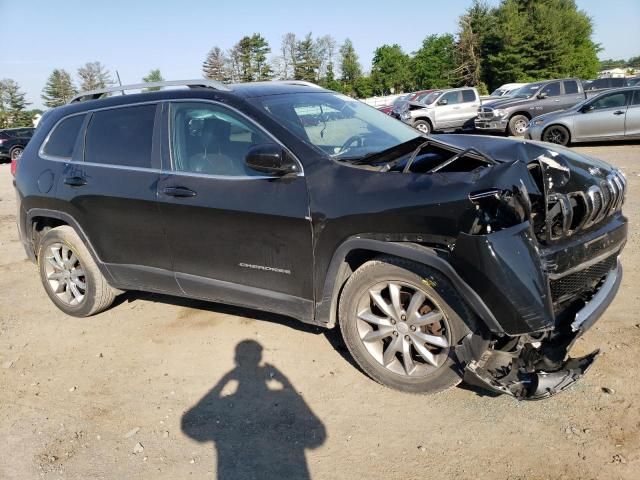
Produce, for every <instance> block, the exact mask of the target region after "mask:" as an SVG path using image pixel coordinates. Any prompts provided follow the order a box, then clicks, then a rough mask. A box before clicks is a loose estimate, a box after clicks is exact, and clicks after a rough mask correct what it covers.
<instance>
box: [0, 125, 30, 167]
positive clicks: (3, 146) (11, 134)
mask: <svg viewBox="0 0 640 480" xmlns="http://www.w3.org/2000/svg"><path fill="white" fill-rule="evenodd" d="M34 130H35V129H34V128H26V127H25V128H6V129H4V130H0V160H11V161H12V162H13V161H17V160H18V158H20V155H22V152H23V151H24V147H26V146H27V143H29V140H30V139H31V136H32V135H33V132H34Z"/></svg>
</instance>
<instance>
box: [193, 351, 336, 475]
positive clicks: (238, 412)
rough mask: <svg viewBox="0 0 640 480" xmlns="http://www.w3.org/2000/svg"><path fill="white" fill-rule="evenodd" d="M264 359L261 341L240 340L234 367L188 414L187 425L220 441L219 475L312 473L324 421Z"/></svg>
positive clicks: (200, 436) (201, 437)
mask: <svg viewBox="0 0 640 480" xmlns="http://www.w3.org/2000/svg"><path fill="white" fill-rule="evenodd" d="M261 359H262V346H261V345H260V344H259V343H258V342H255V341H253V340H245V341H242V342H240V343H239V344H238V345H237V346H236V353H235V363H236V366H235V368H234V369H233V370H231V371H230V372H228V373H227V374H226V375H225V376H224V377H222V379H220V381H219V382H218V383H217V385H216V386H215V387H213V388H212V389H211V390H210V391H209V393H207V394H206V395H205V396H204V397H203V398H202V399H201V400H200V401H199V402H198V403H197V404H196V405H195V406H194V407H193V408H191V409H190V410H189V411H188V412H186V413H185V414H184V416H183V417H182V430H183V432H184V433H185V434H186V435H187V436H189V437H190V438H193V439H194V440H196V441H198V442H208V441H213V442H214V443H215V448H216V450H217V467H218V468H217V472H218V479H219V480H226V479H255V478H260V479H271V478H273V479H276V478H277V479H283V478H290V479H308V478H310V476H309V470H308V467H307V462H306V458H305V450H306V449H313V448H317V447H319V446H320V445H322V444H323V443H324V441H325V438H326V433H325V428H324V425H323V424H322V422H321V421H320V420H319V419H318V418H317V417H316V416H315V414H314V413H313V412H312V411H311V409H310V408H309V406H308V405H307V404H306V403H305V401H304V399H303V398H302V397H301V396H300V395H299V394H298V393H297V392H296V391H295V389H294V388H293V385H291V383H290V382H289V380H288V379H287V377H286V376H284V375H283V374H282V373H281V372H280V371H279V370H278V369H277V368H275V367H274V366H272V365H269V364H264V365H261Z"/></svg>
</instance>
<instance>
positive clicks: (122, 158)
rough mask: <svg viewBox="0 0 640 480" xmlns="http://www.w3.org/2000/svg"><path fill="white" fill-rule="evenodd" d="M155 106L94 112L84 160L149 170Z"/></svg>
mask: <svg viewBox="0 0 640 480" xmlns="http://www.w3.org/2000/svg"><path fill="white" fill-rule="evenodd" d="M155 114H156V106H155V105H138V106H133V107H123V108H114V109H111V110H101V111H98V112H94V113H93V116H92V117H91V121H90V122H89V127H88V129H87V137H86V145H85V157H84V158H85V161H86V162H92V163H102V164H105V165H119V166H126V167H136V168H151V165H152V163H151V145H152V141H153V123H154V118H155Z"/></svg>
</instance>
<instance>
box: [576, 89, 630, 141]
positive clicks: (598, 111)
mask: <svg viewBox="0 0 640 480" xmlns="http://www.w3.org/2000/svg"><path fill="white" fill-rule="evenodd" d="M587 105H590V106H591V107H592V110H589V111H586V110H585V111H584V113H581V112H577V113H576V114H575V116H574V131H573V138H575V139H588V138H593V139H596V138H597V139H606V138H609V137H621V136H623V135H624V134H625V117H626V114H627V94H626V92H613V93H607V94H605V95H603V96H602V97H599V98H597V99H595V100H592V101H591V103H589V104H587Z"/></svg>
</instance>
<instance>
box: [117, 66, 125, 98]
mask: <svg viewBox="0 0 640 480" xmlns="http://www.w3.org/2000/svg"><path fill="white" fill-rule="evenodd" d="M116 77H118V85H119V86H120V87H121V86H122V81H121V80H120V74H119V73H118V70H116ZM122 95H126V93H124V90H122Z"/></svg>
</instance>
